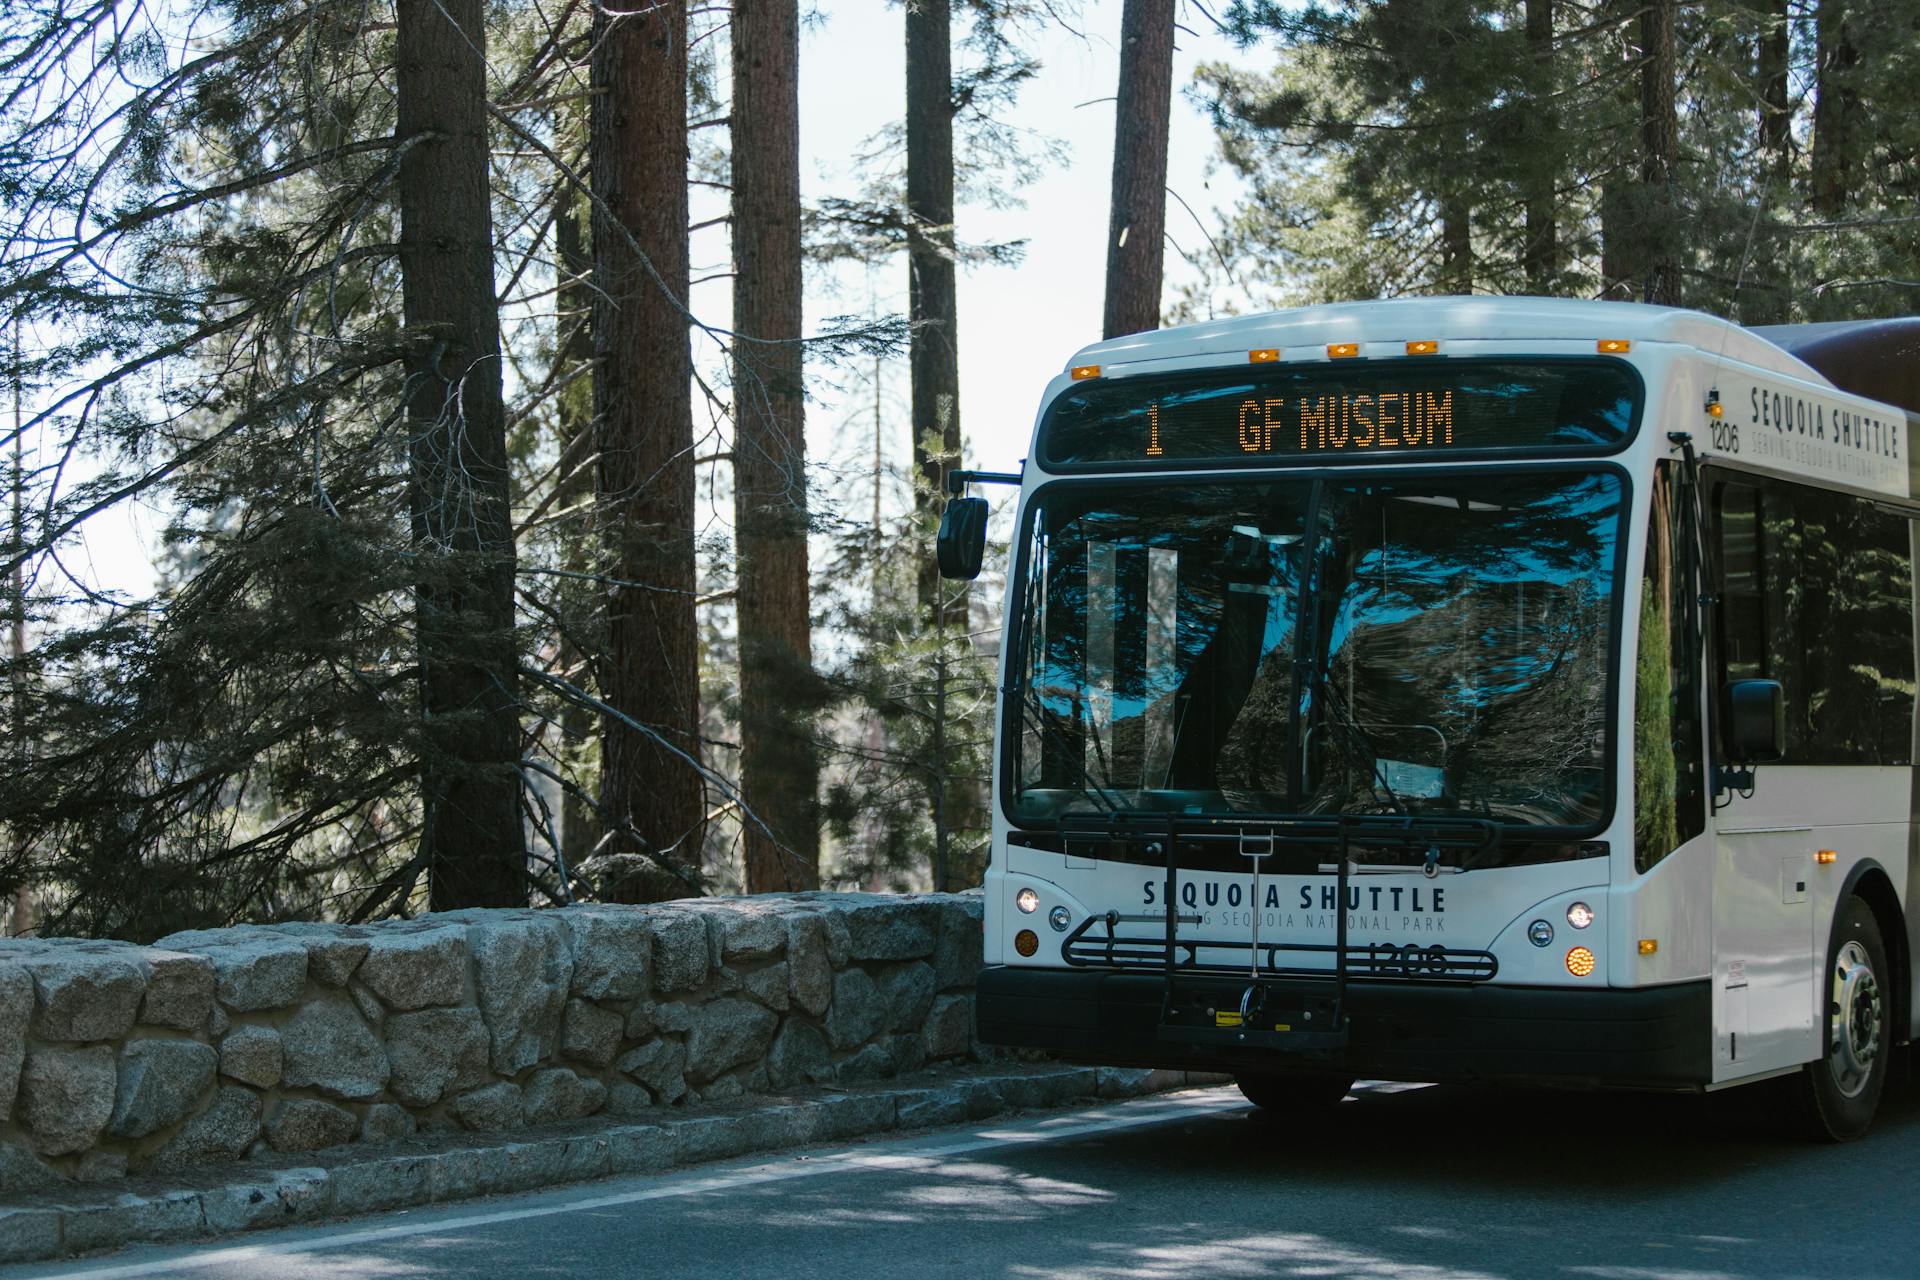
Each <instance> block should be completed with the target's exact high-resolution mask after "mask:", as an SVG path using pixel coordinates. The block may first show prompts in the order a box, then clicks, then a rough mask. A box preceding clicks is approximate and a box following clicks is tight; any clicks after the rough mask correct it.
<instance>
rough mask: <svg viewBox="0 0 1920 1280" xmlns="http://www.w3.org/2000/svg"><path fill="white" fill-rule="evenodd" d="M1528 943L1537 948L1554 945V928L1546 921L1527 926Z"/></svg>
mask: <svg viewBox="0 0 1920 1280" xmlns="http://www.w3.org/2000/svg"><path fill="white" fill-rule="evenodd" d="M1527 941H1528V942H1531V943H1532V944H1533V945H1534V946H1536V947H1550V946H1552V945H1553V926H1552V925H1550V924H1548V923H1547V922H1546V921H1545V920H1535V921H1534V922H1533V923H1532V924H1530V925H1528V926H1527Z"/></svg>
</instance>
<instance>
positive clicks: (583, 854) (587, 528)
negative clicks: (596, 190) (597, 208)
mask: <svg viewBox="0 0 1920 1280" xmlns="http://www.w3.org/2000/svg"><path fill="white" fill-rule="evenodd" d="M583 232H584V228H582V227H581V225H580V197H579V193H578V192H576V191H573V190H568V191H565V192H563V193H562V194H561V196H560V208H559V210H558V212H557V213H556V214H555V215H554V222H553V239H554V250H555V256H556V257H557V258H558V259H559V269H560V285H559V288H558V289H557V290H556V300H555V307H554V309H555V311H556V312H558V314H559V321H558V333H557V335H556V337H557V342H556V344H555V351H554V361H555V363H556V364H557V365H558V366H559V368H558V369H556V370H555V373H556V375H557V376H558V377H562V378H565V377H575V378H577V377H578V376H580V373H581V371H582V370H585V369H587V368H588V366H590V365H591V364H592V361H593V327H592V325H591V324H590V323H589V322H588V317H589V316H590V315H591V314H592V312H593V290H592V288H591V287H590V286H589V285H588V281H587V277H588V272H589V271H591V270H592V267H593V262H592V259H591V258H590V257H589V256H588V250H587V243H586V236H585V235H584V234H583ZM585 377H586V379H587V383H586V385H585V386H581V385H580V384H579V383H578V382H577V381H576V382H574V383H572V384H571V385H569V386H568V387H567V388H566V389H565V390H564V391H562V392H561V393H560V398H559V419H560V422H559V425H560V449H561V457H562V459H563V461H562V474H561V482H562V483H563V484H565V486H566V488H565V490H564V491H563V492H562V493H561V494H560V495H559V496H558V497H557V498H556V499H555V505H556V506H560V507H569V506H573V505H574V504H575V503H576V502H577V501H578V500H579V499H580V498H581V497H582V496H583V495H584V494H585V493H587V492H590V491H591V488H592V486H591V477H590V476H589V475H586V474H584V473H583V474H582V476H581V478H579V479H572V480H569V479H568V476H569V474H571V473H573V472H576V471H582V464H583V463H584V462H585V460H586V459H587V458H588V457H590V456H591V453H592V448H593V440H592V438H591V437H592V432H593V374H592V373H591V372H588V373H586V374H585ZM593 535H594V529H593V526H592V525H591V524H590V522H587V521H581V522H580V525H579V527H578V528H576V529H573V530H571V531H570V532H569V534H568V537H567V550H566V555H565V567H566V568H567V570H568V571H570V572H573V573H587V572H590V571H591V569H592V567H593V561H592V558H591V556H590V555H589V548H590V545H591V544H590V542H589V540H590V539H591V538H592V537H593ZM561 646H562V647H561V667H562V668H563V669H564V670H567V671H576V670H577V669H580V668H583V667H584V665H585V664H586V662H587V655H586V654H584V653H582V652H581V651H580V648H579V646H578V645H576V644H575V643H573V641H572V640H570V639H565V638H563V639H562V641H561ZM568 678H569V679H574V680H576V681H577V683H579V684H581V685H584V686H591V684H592V682H591V681H590V680H588V679H587V678H586V676H585V674H584V671H580V672H579V674H576V675H570V676H569V677H568ZM593 731H594V715H593V712H592V711H591V710H590V709H588V708H587V707H586V706H584V705H583V704H581V703H579V702H575V701H571V700H569V701H568V702H567V703H566V704H565V705H564V706H563V707H562V708H561V710H560V737H561V740H562V741H563V742H564V743H565V744H566V745H567V746H569V747H571V748H576V749H577V748H578V746H579V744H581V743H585V742H587V741H589V739H590V738H591V737H592V735H593ZM599 839H600V824H599V822H598V820H597V819H596V818H595V816H594V812H593V808H592V806H591V805H589V804H587V803H586V801H585V800H583V799H582V798H581V797H580V795H579V794H578V793H577V792H573V791H569V792H567V793H566V794H565V795H564V796H562V797H561V801H560V854H561V858H562V860H563V861H565V863H566V864H567V869H568V871H569V872H571V871H572V870H573V869H574V868H576V867H578V866H579V865H580V864H581V863H582V862H584V861H586V859H587V858H588V856H589V855H591V854H592V852H593V848H594V845H595V843H597V842H598V841H599Z"/></svg>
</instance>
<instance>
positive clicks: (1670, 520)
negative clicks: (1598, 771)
mask: <svg viewBox="0 0 1920 1280" xmlns="http://www.w3.org/2000/svg"><path fill="white" fill-rule="evenodd" d="M1681 515H1682V513H1681V511H1680V509H1679V504H1678V503H1677V502H1676V501H1675V495H1674V488H1673V484H1672V474H1671V470H1670V468H1669V467H1668V465H1667V464H1665V463H1662V464H1661V466H1660V469H1659V470H1658V471H1657V472H1656V473H1655V474H1654V484H1653V511H1652V515H1651V516H1650V518H1649V520H1648V524H1647V572H1646V577H1645V578H1644V579H1643V580H1642V582H1641V587H1640V645H1639V651H1640V656H1639V664H1638V671H1637V673H1636V677H1635V695H1634V736H1633V800H1634V806H1633V808H1634V858H1635V863H1636V865H1637V866H1638V867H1639V868H1640V870H1642V871H1645V870H1646V869H1647V868H1648V867H1651V866H1652V865H1653V864H1654V863H1656V862H1658V861H1660V859H1662V858H1664V857H1666V856H1667V855H1668V854H1669V853H1672V852H1673V851H1674V850H1675V849H1677V848H1679V847H1680V846H1681V845H1682V844H1684V843H1686V842H1687V841H1688V840H1690V839H1692V838H1693V837H1694V836H1696V835H1698V834H1700V832H1701V831H1702V830H1703V829H1705V826H1706V813H1705V802H1704V796H1705V787H1704V781H1705V767H1704V763H1703V761H1702V755H1703V752H1702V750H1701V746H1702V735H1701V731H1700V684H1699V680H1698V677H1697V671H1696V660H1695V658H1694V652H1693V647H1692V645H1691V644H1690V643H1689V637H1690V636H1691V635H1693V634H1695V633H1694V631H1693V628H1695V627H1696V626H1697V625H1698V618H1697V617H1696V612H1697V609H1698V600H1699V591H1698V589H1697V588H1695V587H1694V586H1693V581H1692V578H1691V576H1690V570H1691V568H1692V565H1691V563H1690V559H1691V558H1690V556H1689V555H1688V554H1686V551H1685V539H1686V537H1687V533H1686V523H1685V521H1684V520H1683V519H1682V518H1681Z"/></svg>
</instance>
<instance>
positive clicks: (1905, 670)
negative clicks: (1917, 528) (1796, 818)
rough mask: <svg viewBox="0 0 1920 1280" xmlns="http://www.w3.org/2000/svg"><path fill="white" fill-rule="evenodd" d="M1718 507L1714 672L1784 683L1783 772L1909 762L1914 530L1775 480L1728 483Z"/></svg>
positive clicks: (1853, 501)
mask: <svg viewBox="0 0 1920 1280" xmlns="http://www.w3.org/2000/svg"><path fill="white" fill-rule="evenodd" d="M1715 508H1716V513H1717V517H1718V518H1717V539H1718V546H1719V552H1720V565H1721V610H1720V614H1721V617H1720V646H1721V648H1720V652H1721V673H1722V676H1723V678H1726V679H1742V678H1751V677H1764V678H1766V679H1769V680H1778V681H1779V682H1780V684H1781V686H1782V687H1783V689H1784V690H1785V692H1786V702H1787V754H1786V758H1785V763H1789V764H1908V763H1910V762H1911V760H1912V742H1913V703H1914V684H1913V681H1914V665H1913V555H1912V545H1911V533H1910V524H1909V521H1908V520H1907V519H1906V518H1905V517H1903V516H1900V515H1897V514H1895V513H1893V512H1891V511H1888V510H1886V509H1885V508H1883V507H1879V506H1876V505H1875V504H1873V503H1872V502H1870V501H1868V500H1865V499H1861V498H1854V497H1851V496H1848V495H1845V494H1836V493H1830V492H1827V491H1824V490H1819V489H1810V488H1804V487H1802V486H1799V485H1791V484H1784V483H1776V482H1760V483H1751V482H1745V481H1742V482H1737V483H1735V482H1730V483H1727V484H1723V485H1722V486H1720V488H1719V490H1718V494H1717V498H1716V502H1715Z"/></svg>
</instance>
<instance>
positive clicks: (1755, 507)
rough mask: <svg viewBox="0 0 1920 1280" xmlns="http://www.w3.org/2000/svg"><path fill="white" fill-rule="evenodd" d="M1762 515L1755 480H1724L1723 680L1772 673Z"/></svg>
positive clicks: (1719, 509)
mask: <svg viewBox="0 0 1920 1280" xmlns="http://www.w3.org/2000/svg"><path fill="white" fill-rule="evenodd" d="M1759 516H1760V495H1759V493H1758V492H1757V491H1755V490H1754V489H1753V488H1752V487H1751V486H1749V485H1744V484H1723V485H1721V486H1720V488H1719V489H1718V491H1717V492H1716V493H1715V495H1714V517H1715V518H1714V530H1715V533H1716V534H1717V535H1718V536H1717V541H1718V543H1719V552H1720V554H1719V555H1718V557H1716V558H1717V559H1718V561H1719V564H1720V610H1719V613H1720V635H1719V640H1720V678H1721V679H1722V680H1723V681H1724V680H1755V679H1759V678H1760V677H1762V676H1764V675H1765V674H1766V666H1767V664H1766V657H1765V654H1766V639H1767V637H1766V623H1765V620H1764V616H1765V611H1764V606H1763V604H1762V588H1763V584H1764V581H1765V579H1764V578H1763V577H1762V575H1761V571H1760V519H1759Z"/></svg>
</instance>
